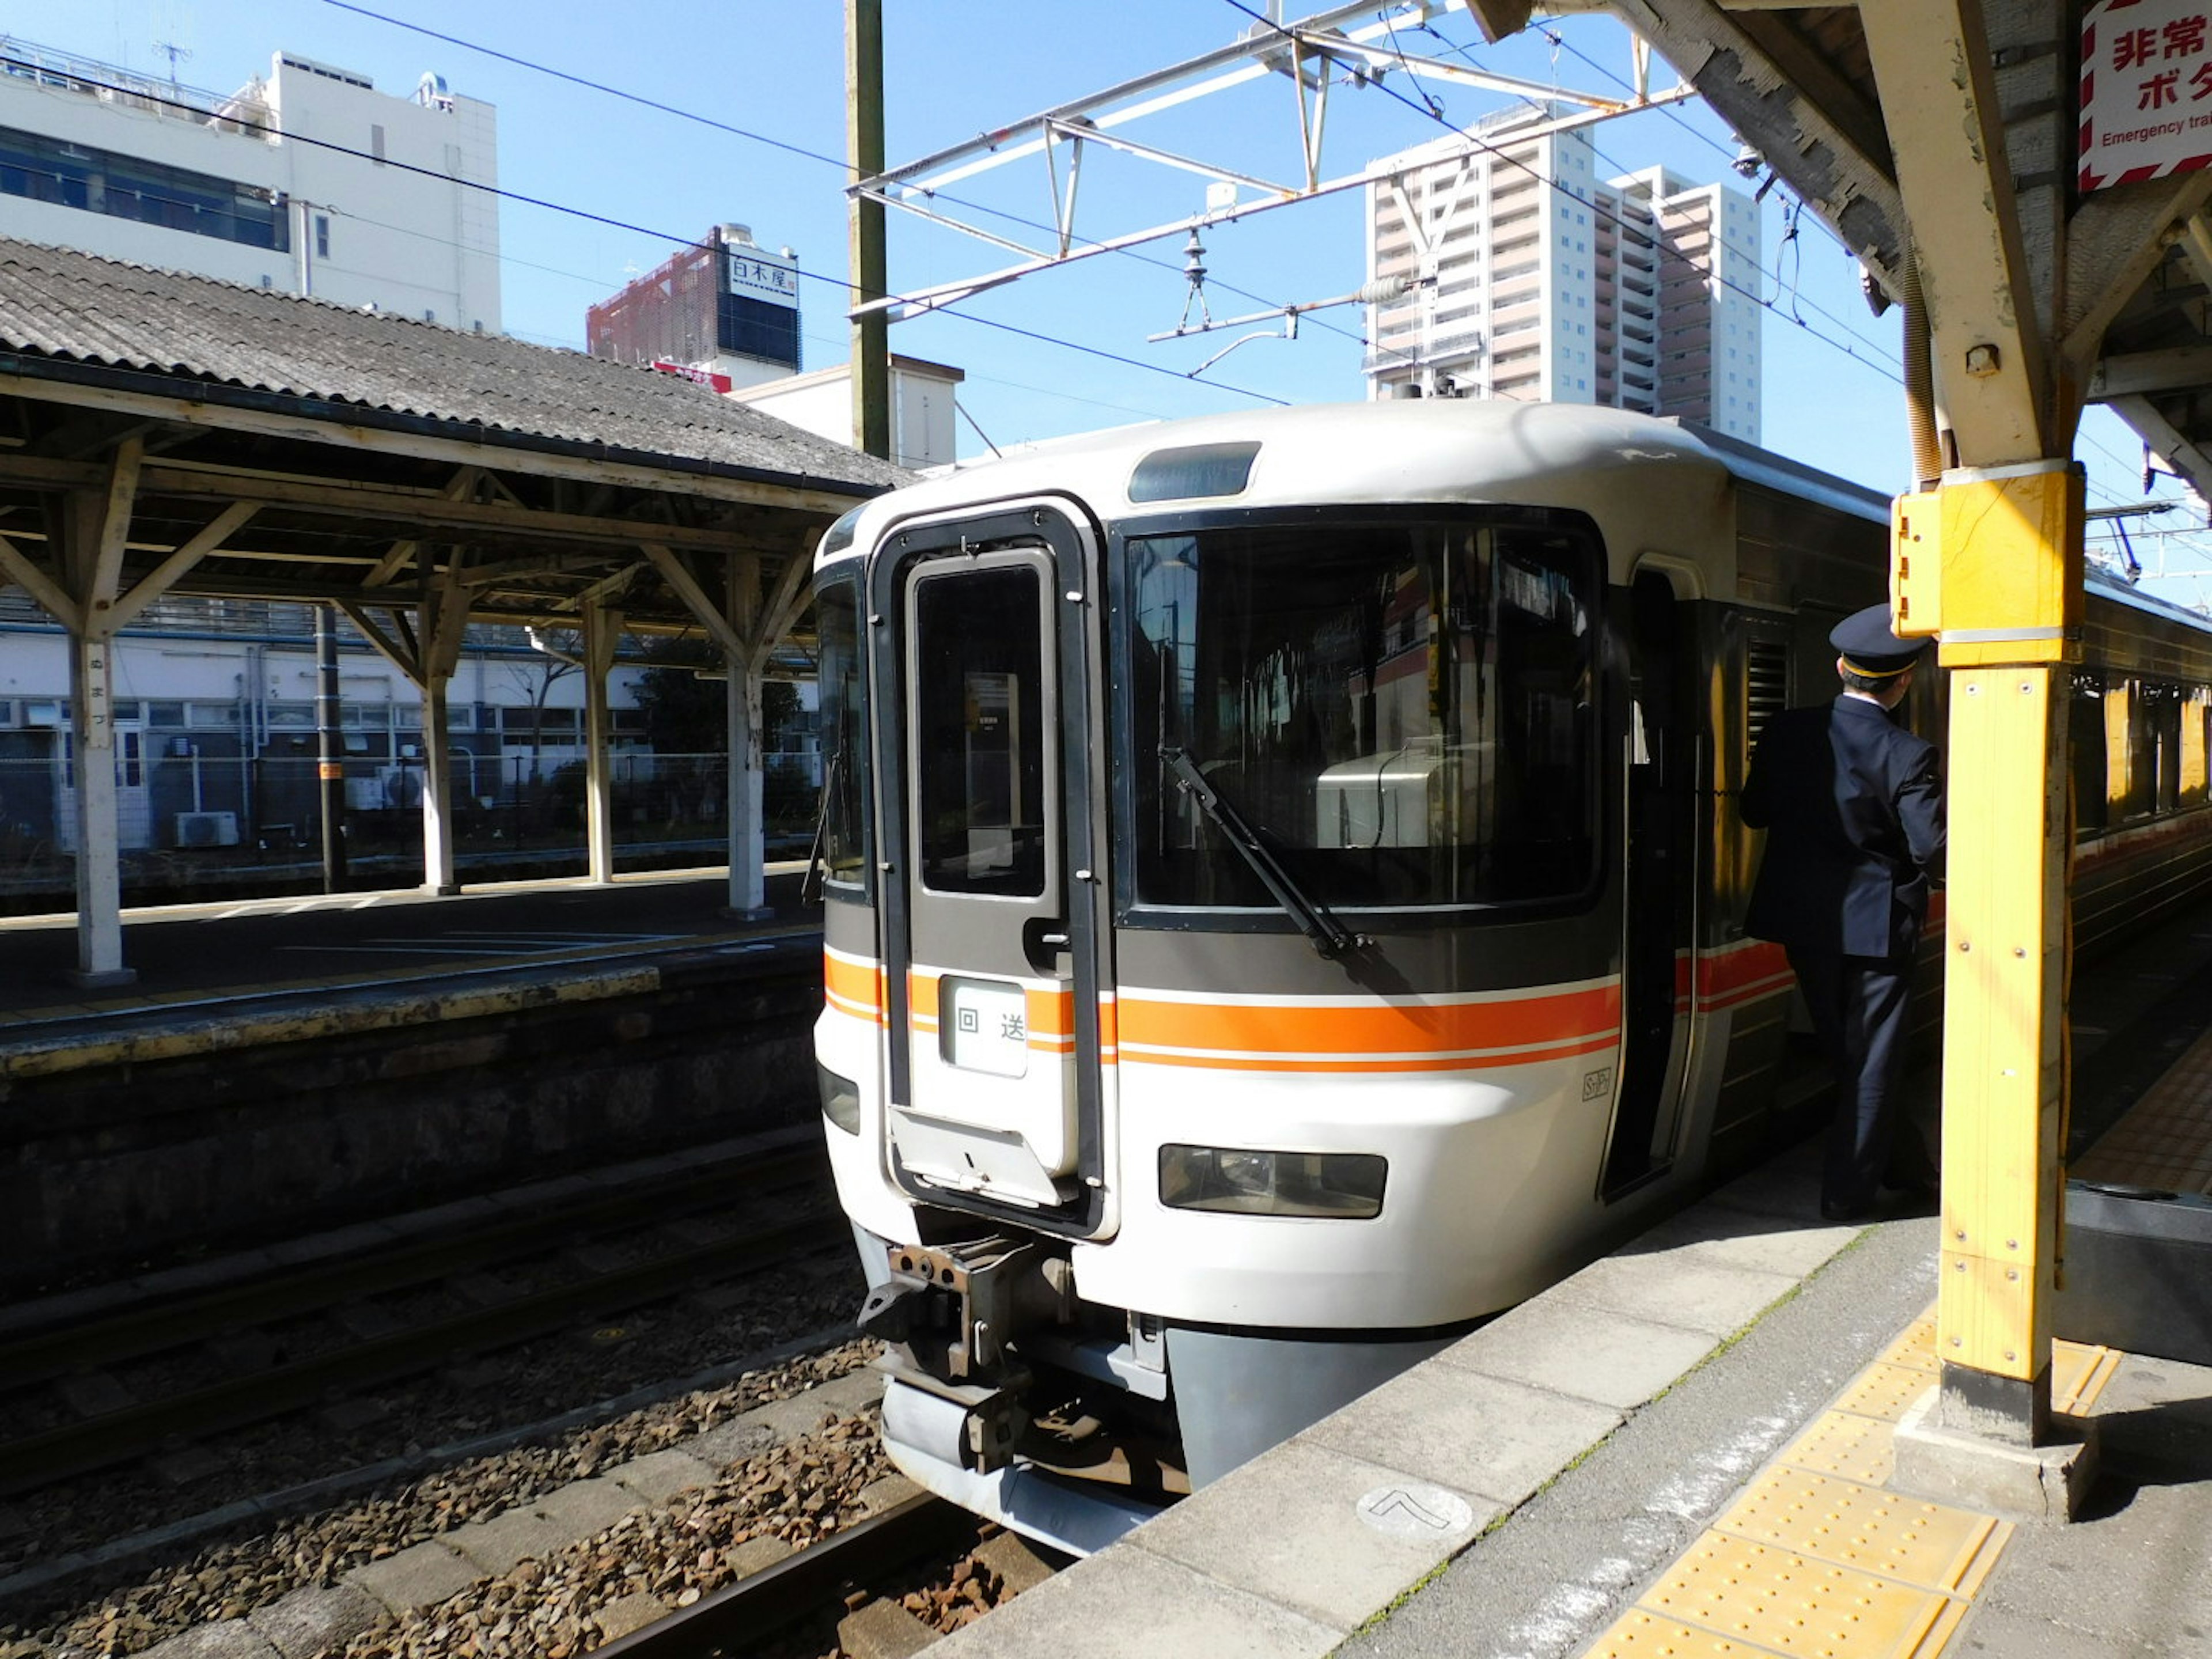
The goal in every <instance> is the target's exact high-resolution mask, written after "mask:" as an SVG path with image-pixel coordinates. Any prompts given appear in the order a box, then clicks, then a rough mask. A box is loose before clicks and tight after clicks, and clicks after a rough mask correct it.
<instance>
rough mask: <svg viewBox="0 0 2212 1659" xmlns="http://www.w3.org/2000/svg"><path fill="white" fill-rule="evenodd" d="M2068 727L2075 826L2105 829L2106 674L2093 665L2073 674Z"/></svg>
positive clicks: (2081, 832)
mask: <svg viewBox="0 0 2212 1659" xmlns="http://www.w3.org/2000/svg"><path fill="white" fill-rule="evenodd" d="M2069 729H2070V731H2071V734H2072V735H2071V738H2070V740H2069V748H2070V750H2071V755H2070V758H2071V761H2072V763H2073V771H2074V829H2075V834H2076V835H2077V836H2089V835H2094V834H2096V833H2097V832H2099V831H2100V830H2102V829H2104V828H2105V826H2106V822H2107V820H2108V819H2109V817H2110V816H2111V814H2110V799H2111V797H2110V792H2109V791H2108V789H2107V787H2106V771H2107V769H2108V768H2109V766H2110V763H2111V757H2112V744H2111V739H2110V737H2109V735H2108V728H2107V726H2106V713H2105V677H2104V676H2103V675H2102V674H2101V673H2100V672H2099V671H2097V670H2095V669H2093V668H2081V669H2076V670H2075V673H2074V706H2073V708H2072V710H2071V711H2070V714H2069Z"/></svg>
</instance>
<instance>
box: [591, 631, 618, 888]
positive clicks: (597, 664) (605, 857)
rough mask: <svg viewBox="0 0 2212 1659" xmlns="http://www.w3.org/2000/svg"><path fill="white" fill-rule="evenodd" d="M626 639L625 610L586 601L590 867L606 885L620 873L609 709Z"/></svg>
mask: <svg viewBox="0 0 2212 1659" xmlns="http://www.w3.org/2000/svg"><path fill="white" fill-rule="evenodd" d="M621 639H622V612H621V611H618V610H616V609H615V608H614V607H613V606H612V605H609V604H607V603H606V602H605V601H604V600H602V599H586V601H585V602H584V827H585V867H586V874H587V875H588V877H589V878H590V879H591V880H592V882H593V883H595V884H598V885H600V886H605V885H607V884H611V882H612V881H613V880H614V878H615V812H614V769H613V768H614V762H613V748H614V730H613V726H612V725H611V721H610V720H609V718H608V713H607V676H608V675H609V674H610V673H611V671H613V668H614V663H615V647H616V646H617V644H618V643H619V642H620V641H621Z"/></svg>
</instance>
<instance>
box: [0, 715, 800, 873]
mask: <svg viewBox="0 0 2212 1659" xmlns="http://www.w3.org/2000/svg"><path fill="white" fill-rule="evenodd" d="M611 760H612V769H613V774H614V777H613V794H614V823H615V847H616V867H617V869H648V868H654V867H666V866H676V865H682V864H690V863H697V864H708V865H712V864H720V863H722V862H724V861H725V860H726V857H727V848H728V844H729V843H728V824H727V821H726V819H727V808H728V800H729V794H728V787H729V771H728V767H729V762H728V757H727V756H726V755H722V754H696V755H665V754H653V753H646V752H641V751H636V750H623V751H618V752H617V753H616V754H615V755H614V756H613V757H611ZM452 765H453V793H454V797H455V831H456V847H457V858H458V860H459V863H460V864H461V866H463V868H464V870H465V872H467V873H468V874H469V875H471V876H473V877H474V878H476V879H478V880H487V879H492V878H495V876H500V875H513V876H527V875H556V874H564V873H571V872H580V871H581V870H582V868H583V864H584V859H585V826H584V793H585V792H584V763H583V762H582V761H581V760H580V759H574V758H568V757H553V756H548V755H531V754H528V753H508V754H503V755H475V754H466V753H463V752H460V751H459V750H456V751H455V752H454V753H453V757H452ZM345 767H346V775H345V799H346V809H345V817H344V820H343V823H344V834H345V844H346V854H347V862H348V866H349V885H351V886H355V887H362V888H368V887H378V886H405V885H410V884H413V883H414V882H415V881H416V880H419V879H420V873H421V871H422V762H421V761H420V760H419V759H412V758H409V759H398V760H376V759H368V760H365V759H362V758H361V757H350V758H349V759H348V760H347V761H346V763H345ZM116 788H117V802H118V824H119V829H120V839H121V842H122V850H121V872H122V881H123V890H124V896H125V901H126V902H148V901H149V900H151V899H155V898H161V899H171V898H178V897H191V896H194V895H198V896H210V897H212V896H230V895H236V896H241V897H245V896H252V894H254V893H255V892H257V891H266V892H288V891H297V890H301V888H302V887H303V886H304V887H318V888H319V885H320V882H321V872H322V833H323V830H322V806H321V791H320V787H319V780H318V776H317V769H316V761H315V757H313V755H306V756H295V755H284V756H270V755H265V754H264V755H261V756H258V757H257V756H250V755H249V756H221V757H215V756H207V755H200V754H190V753H186V754H174V753H169V752H158V753H157V752H155V745H152V744H149V745H147V746H146V750H145V751H144V752H143V753H131V754H128V755H125V756H123V757H118V763H117V768H116ZM762 793H763V806H764V818H765V823H766V831H767V837H768V844H769V856H771V857H775V856H779V855H793V856H795V855H796V854H799V853H803V852H804V851H805V847H806V846H807V844H808V842H809V841H810V839H811V836H812V832H813V828H814V817H815V813H816V811H817V805H818V801H819V793H820V761H819V758H818V757H817V756H815V755H812V754H802V753H772V754H769V755H768V756H767V757H764V759H763V780H762ZM75 813H76V799H75V793H74V778H73V776H72V774H71V769H70V765H69V763H68V762H67V761H66V759H64V758H56V757H46V758H40V759H31V760H23V759H7V758H0V908H6V909H10V910H15V911H18V912H20V911H22V910H25V909H31V908H64V909H66V908H69V907H70V903H72V902H74V897H73V895H74V890H75V882H76V823H75ZM51 899H58V900H60V901H61V902H59V903H58V905H49V904H48V903H46V902H45V901H47V900H51Z"/></svg>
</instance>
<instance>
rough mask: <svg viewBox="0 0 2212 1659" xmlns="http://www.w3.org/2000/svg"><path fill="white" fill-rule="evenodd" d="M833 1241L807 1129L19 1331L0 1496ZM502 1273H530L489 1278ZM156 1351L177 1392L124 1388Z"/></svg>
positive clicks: (11, 1351) (4, 1406)
mask: <svg viewBox="0 0 2212 1659" xmlns="http://www.w3.org/2000/svg"><path fill="white" fill-rule="evenodd" d="M844 1236H845V1229H844V1225H843V1223H842V1219H841V1218H839V1217H838V1215H837V1214H836V1209H835V1206H834V1204H833V1203H832V1202H831V1201H830V1198H829V1188H828V1184H827V1182H826V1179H825V1172H824V1170H823V1164H822V1157H821V1153H820V1151H819V1146H818V1138H817V1136H816V1135H815V1134H814V1133H812V1132H811V1130H808V1131H805V1132H799V1133H794V1134H793V1135H791V1136H789V1137H781V1138H778V1139H777V1141H776V1142H773V1143H771V1144H769V1145H767V1146H763V1147H761V1148H760V1149H759V1150H758V1152H757V1156H754V1157H751V1158H745V1159H743V1160H738V1159H735V1158H731V1159H726V1160H724V1161H723V1162H721V1163H720V1164H718V1165H717V1166H716V1167H714V1168H712V1169H709V1170H701V1171H696V1172H682V1173H678V1174H677V1175H675V1176H671V1177H669V1178H665V1179H661V1180H656V1181H651V1182H641V1183H638V1184H637V1185H635V1186H633V1187H629V1188H623V1189H621V1190H617V1191H612V1192H606V1193H602V1194H593V1195H592V1196H589V1197H580V1198H572V1199H570V1200H568V1201H565V1202H563V1203H562V1204H560V1205H559V1206H557V1207H554V1208H549V1209H546V1210H543V1211H538V1212H524V1213H501V1214H498V1215H497V1216H496V1218H494V1219H491V1220H489V1221H487V1222H486V1223H484V1224H483V1225H479V1226H476V1227H473V1228H470V1229H467V1230H466V1231H459V1232H449V1233H446V1234H443V1235H441V1236H438V1237H424V1238H419V1239H415V1240H410V1241H408V1242H406V1243H395V1244H394V1245H393V1246H392V1247H391V1248H389V1249H380V1250H374V1251H369V1252H366V1253H363V1254H360V1255H349V1256H344V1257H342V1258H339V1259H335V1260H331V1261H325V1262H321V1263H319V1264H316V1265H313V1266H306V1267H295V1268H291V1269H288V1270H281V1271H276V1272H270V1273H258V1274H256V1275H253V1276H252V1277H251V1278H247V1279H241V1280H240V1281H238V1282H235V1283H231V1284H227V1285H222V1286H221V1287H220V1288H215V1289H210V1290H208V1291H203V1292H199V1293H197V1294H189V1295H184V1296H177V1297H163V1298H153V1299H148V1300H143V1301H139V1302H136V1303H133V1304H129V1305H125V1306H121V1307H118V1308H115V1309H112V1310H109V1311H107V1312H106V1313H105V1314H103V1315H100V1316H96V1317H94V1318H90V1319H83V1320H79V1321H76V1322H69V1323H56V1324H53V1325H51V1326H47V1327H45V1328H38V1327H35V1326H33V1327H30V1328H19V1329H18V1330H16V1331H15V1332H14V1333H13V1334H11V1335H10V1336H9V1338H8V1339H7V1340H4V1341H0V1421H4V1422H6V1423H7V1424H9V1425H11V1428H12V1429H13V1431H12V1432H10V1433H9V1435H8V1437H7V1438H6V1439H5V1440H4V1441H0V1495H13V1494H15V1493H20V1492H27V1491H30V1490H33V1489H35V1488H37V1487H40V1486H48V1485H52V1484H54V1483H57V1482H59V1481H62V1480H69V1479H71V1478H73V1477H76V1476H78V1475H82V1474H91V1473H94V1472H95V1471H97V1470H100V1469H102V1468H112V1467H114V1466H116V1465H118V1464H122V1463H125V1462H132V1461H135V1460H137V1459H140V1458H143V1457H146V1456H149V1455H153V1454H155V1453H157V1452H160V1451H162V1450H165V1449H173V1448H174V1447H175V1446H177V1445H178V1444H179V1443H189V1442H192V1441H197V1440H200V1439H204V1438H205V1437H210V1436H213V1435H217V1434H221V1433H224V1432H227V1431H234V1430H237V1429H240V1428H243V1427H246V1426H249V1425H253V1424H257V1423H259V1422H263V1421H265V1420H268V1419H273V1418H276V1417H279V1416H282V1415H284V1414H286V1413H292V1412H295V1411H299V1410H301V1409H304V1408H307V1407H313V1406H316V1405H319V1404H322V1403H325V1401H329V1400H331V1398H332V1397H333V1396H334V1395H343V1394H345V1393H349V1392H358V1391H360V1390H361V1389H366V1388H372V1387H375V1386H379V1385H382V1384H387V1383H392V1382H395V1381H398V1380H400V1379H403V1378H406V1377H409V1376H416V1375H418V1374H421V1373H422V1372H426V1371H429V1370H436V1369H438V1368H440V1367H441V1366H444V1365H447V1364H453V1363H454V1362H456V1361H458V1360H462V1359H466V1358H473V1357H476V1356H480V1355H483V1354H484V1353H487V1352H491V1351H494V1350H496V1349H499V1348H501V1347H507V1346H513V1345H515V1344H517V1343H521V1342H525V1341H528V1340H532V1339H534V1338H538V1337H543V1336H546V1335H550V1334H557V1333H560V1332H562V1331H566V1330H570V1329H573V1328H575V1327H576V1326H577V1325H578V1324H579V1323H580V1322H586V1321H590V1320H596V1319H605V1318H607V1317H609V1316H613V1315H617V1314H620V1313H623V1312H625V1311H628V1310H632V1309H635V1308H638V1307H641V1306H645V1305H647V1304H652V1303H654V1302H658V1301H661V1300H665V1299H666V1298H667V1297H671V1296H674V1295H676V1294H678V1293H679V1292H681V1291H684V1290H687V1289H689V1288H690V1287H692V1286H695V1285H698V1284H700V1283H702V1281H709V1280H712V1279H717V1278H726V1277H729V1276H731V1275H733V1274H737V1273H744V1272H747V1271H750V1270H752V1269H755V1268H757V1267H758V1266H759V1265H760V1264H761V1263H762V1262H763V1261H770V1260H775V1259H777V1258H780V1257H782V1256H786V1255H794V1254H798V1253H801V1252H804V1251H805V1250H808V1249H818V1248H822V1247H823V1246H827V1245H832V1244H835V1243H837V1242H839V1241H840V1240H842V1238H843V1237H844ZM515 1273H522V1274H526V1275H527V1276H528V1277H529V1278H530V1279H532V1281H533V1282H531V1283H527V1284H518V1283H516V1282H515V1281H514V1279H513V1278H512V1277H505V1276H502V1275H504V1274H515ZM395 1306H396V1307H397V1308H398V1311H397V1312H393V1311H391V1309H392V1308H393V1307H395ZM301 1350H304V1352H295V1351H301ZM219 1352H228V1353H229V1354H230V1355H232V1356H234V1358H232V1359H231V1360H229V1361H228V1362H227V1363H226V1362H225V1361H223V1360H222V1359H221V1358H217V1357H216V1356H217V1355H218V1353H219ZM165 1359H167V1360H171V1361H173V1362H174V1364H173V1369H174V1370H176V1371H177V1372H178V1373H179V1376H181V1379H182V1385H181V1386H171V1387H166V1388H163V1389H161V1390H160V1391H159V1392H158V1393H157V1394H155V1395H154V1396H153V1397H150V1398H146V1399H138V1398H135V1397H133V1396H132V1394H131V1390H130V1389H127V1388H125V1387H124V1386H122V1385H121V1384H119V1383H117V1382H116V1381H115V1380H114V1372H115V1370H117V1369H118V1368H124V1367H129V1366H134V1365H136V1366H143V1365H146V1364H149V1363H153V1364H161V1363H163V1362H164V1360H165ZM88 1406H89V1409H88V1408H87V1407H88Z"/></svg>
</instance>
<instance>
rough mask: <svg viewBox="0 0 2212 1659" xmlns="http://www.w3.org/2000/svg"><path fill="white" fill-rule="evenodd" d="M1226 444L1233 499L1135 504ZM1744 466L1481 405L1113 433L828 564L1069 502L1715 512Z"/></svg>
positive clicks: (983, 472) (1565, 420)
mask: <svg viewBox="0 0 2212 1659" xmlns="http://www.w3.org/2000/svg"><path fill="white" fill-rule="evenodd" d="M1219 445H1241V446H1248V447H1252V448H1253V453H1252V459H1251V465H1250V469H1249V475H1248V476H1247V477H1245V478H1244V481H1243V488H1242V489H1238V490H1237V491H1236V492H1235V493H1234V494H1233V495H1219V496H1215V497H1212V498H1210V499H1209V498H1205V497H1199V498H1194V497H1190V496H1181V497H1176V498H1167V497H1161V498H1158V499H1152V500H1142V499H1133V498H1132V496H1131V494H1130V488H1131V483H1132V480H1133V477H1134V476H1135V475H1136V473H1137V471H1138V468H1139V464H1140V463H1142V462H1144V461H1146V459H1147V458H1150V457H1154V456H1157V455H1158V454H1159V453H1161V452H1163V451H1168V450H1178V449H1200V448H1205V447H1209V446H1219ZM1752 453H1756V452H1752ZM1743 465H1745V463H1744V462H1743V461H1742V460H1741V459H1740V458H1736V457H1732V456H1723V454H1721V453H1717V450H1716V448H1715V447H1713V446H1712V445H1711V443H1709V442H1708V441H1706V439H1705V436H1704V435H1700V434H1698V433H1696V432H1693V431H1692V430H1691V429H1690V428H1686V427H1684V426H1682V425H1680V423H1678V422H1673V421H1662V420H1656V419H1654V418H1652V417H1651V416H1646V415H1637V414H1632V413H1630V412H1628V411H1626V410H1618V409H1600V408H1594V407H1590V406H1588V405H1583V404H1524V403H1515V402H1510V401H1482V400H1478V399H1473V398H1450V399H1440V398H1419V399H1406V400H1395V401H1389V402H1375V403H1356V404H1301V405H1298V406H1297V407H1294V408H1289V409H1269V410H1252V411H1249V412H1243V413H1237V414H1230V415H1207V416H1198V417H1196V418H1194V419H1190V420H1181V421H1165V422H1152V423H1147V424H1144V425H1139V426H1129V427H1117V428H1112V429H1110V430H1108V431H1104V432H1095V433H1088V434H1085V435H1081V436H1078V437H1071V438H1066V439H1060V440H1056V441H1052V442H1049V443H1046V444H1042V445H1038V446H1036V447H1033V448H1026V449H1024V450H1022V451H1020V452H1018V453H1013V454H1010V455H1007V456H1005V457H1004V458H1002V459H994V460H989V461H984V462H980V463H977V464H975V465H962V466H960V467H958V468H956V469H954V470H953V471H949V472H946V473H943V474H940V475H939V476H938V477H932V478H927V479H925V480H923V481H922V482H921V483H915V484H911V485H908V487H907V488H905V489H899V490H896V491H894V492H893V493H891V494H890V495H886V496H884V497H881V498H879V499H878V500H877V501H871V502H868V503H867V504H866V505H865V506H864V507H861V508H860V509H858V510H856V511H855V512H854V513H850V514H848V516H847V519H846V520H842V521H841V522H840V525H839V526H838V528H837V530H836V532H833V533H832V534H831V535H830V536H829V537H828V538H825V539H824V542H823V556H834V555H835V554H836V553H837V552H838V551H840V550H842V548H843V547H845V546H847V545H849V544H851V542H852V541H853V540H854V539H855V538H857V539H859V540H860V541H861V542H862V543H863V544H871V543H872V542H873V541H874V540H875V539H876V538H877V537H878V535H879V534H880V533H881V532H882V529H883V527H884V526H886V525H888V524H890V523H891V522H893V521H895V520H903V519H908V518H912V517H919V516H925V515H931V514H935V513H944V512H950V511H954V510H957V509H964V508H969V507H987V506H988V505H989V504H990V503H992V502H994V501H1020V500H1024V499H1030V498H1033V497H1036V496H1040V495H1066V496H1073V497H1074V498H1076V499H1077V500H1079V501H1082V502H1083V503H1084V504H1085V506H1086V507H1088V508H1089V509H1090V510H1091V512H1093V513H1097V515H1099V516H1100V517H1101V518H1102V519H1107V520H1119V519H1123V518H1127V517H1129V516H1132V515H1133V514H1139V513H1159V512H1164V511H1175V510H1182V509H1188V508H1190V507H1202V506H1206V505H1217V506H1220V507H1311V506H1329V505H1334V504H1348V503H1364V502H1372V501H1445V502H1459V501H1467V502H1473V501H1510V502H1516V503H1522V504H1537V505H1541V504H1549V503H1559V504H1563V505H1581V504H1583V500H1582V498H1588V497H1591V496H1594V495H1597V494H1600V493H1601V492H1602V491H1603V490H1604V489H1605V487H1606V485H1607V482H1608V481H1609V479H1610V477H1612V476H1613V475H1615V474H1618V473H1620V472H1622V471H1634V472H1636V473H1637V474H1638V481H1639V482H1638V494H1639V495H1641V494H1642V493H1643V492H1644V491H1645V490H1647V489H1650V487H1652V486H1653V485H1655V484H1656V483H1659V481H1660V475H1666V476H1667V477H1668V478H1671V479H1673V480H1674V481H1676V482H1677V483H1680V485H1682V486H1684V487H1686V488H1687V489H1692V490H1698V489H1703V490H1704V491H1705V492H1706V493H1709V494H1711V495H1713V496H1715V497H1717V496H1718V495H1719V494H1720V493H1721V492H1722V491H1723V489H1724V488H1725V485H1726V482H1727V480H1728V478H1729V477H1730V476H1731V475H1732V474H1734V473H1735V472H1736V471H1738V469H1739V468H1740V467H1741V466H1743ZM1778 465H1786V464H1780V463H1778ZM1838 483H1839V481H1838ZM1844 487H1845V488H1848V486H1844Z"/></svg>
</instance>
